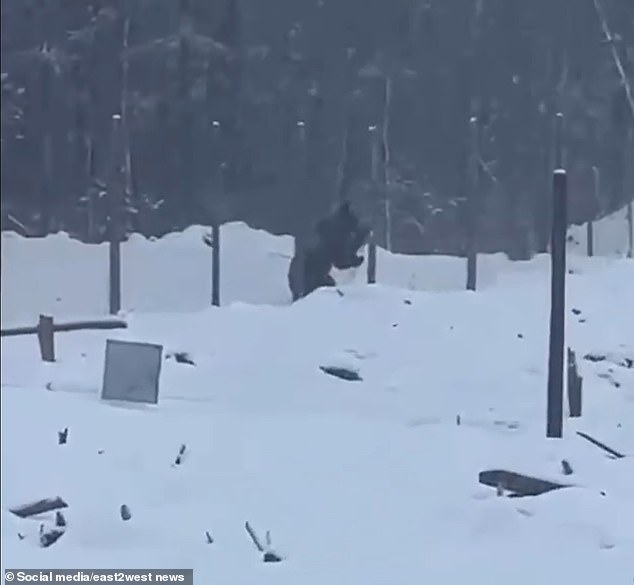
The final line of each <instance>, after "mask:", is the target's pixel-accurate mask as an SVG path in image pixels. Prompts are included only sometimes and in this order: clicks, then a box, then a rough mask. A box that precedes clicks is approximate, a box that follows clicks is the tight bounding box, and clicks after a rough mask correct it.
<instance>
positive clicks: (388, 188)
mask: <svg viewBox="0 0 634 585" xmlns="http://www.w3.org/2000/svg"><path fill="white" fill-rule="evenodd" d="M391 108H392V78H391V77H390V76H389V75H385V103H384V109H383V137H382V138H383V156H384V158H383V177H384V179H383V181H384V188H383V218H384V222H385V249H386V250H387V251H388V252H391V251H392V244H393V242H392V202H391V200H390V195H391V192H392V184H391V168H390V165H391V154H390V141H389V135H390V112H391Z"/></svg>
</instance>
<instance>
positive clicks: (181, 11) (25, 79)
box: [1, 0, 634, 259]
mask: <svg viewBox="0 0 634 585" xmlns="http://www.w3.org/2000/svg"><path fill="white" fill-rule="evenodd" d="M1 6H2V8H1V10H2V14H1V34H2V134H1V139H2V140H1V144H2V151H1V152H2V155H1V156H2V160H1V164H2V179H1V180H2V183H1V189H2V229H3V230H5V229H8V230H14V231H17V232H19V233H22V234H24V235H29V236H41V235H45V234H48V233H52V232H56V231H59V230H63V231H66V232H68V233H69V234H70V235H71V236H72V237H75V238H78V239H81V240H82V241H86V242H99V241H103V240H104V238H105V237H106V226H107V220H108V213H109V210H108V205H107V203H106V200H107V197H106V193H107V190H108V184H109V181H110V176H111V174H112V169H113V167H114V166H116V161H113V158H114V155H113V152H114V151H115V150H116V149H114V148H113V127H114V124H116V123H119V124H120V126H121V134H122V141H123V143H122V152H123V156H124V167H125V168H124V170H125V172H124V183H125V185H124V186H123V191H124V203H125V207H124V216H125V224H126V231H127V232H128V233H130V232H140V233H143V234H145V235H146V236H160V235H162V234H164V233H167V232H170V231H173V230H180V229H183V228H185V227H187V226H189V225H192V224H201V225H210V224H212V223H214V222H215V223H220V224H221V223H224V222H228V221H245V222H247V223H248V224H249V225H251V226H253V227H257V228H263V229H266V230H268V231H270V232H273V233H278V234H279V233H286V234H293V235H296V236H301V235H302V234H305V233H306V232H307V230H309V229H310V228H311V226H312V225H313V224H314V223H315V221H316V220H317V219H318V218H319V217H321V216H323V215H324V214H325V213H327V212H328V211H329V210H330V209H331V208H332V206H333V205H334V204H335V203H336V202H338V201H340V200H343V199H349V200H350V201H352V203H353V205H354V207H355V209H358V210H359V213H360V214H362V215H363V216H364V217H367V218H370V219H371V221H372V225H373V227H374V230H375V233H376V234H377V238H378V241H379V242H380V245H382V246H384V247H385V248H387V249H389V250H392V251H396V252H403V253H446V254H460V253H462V252H463V251H464V248H465V242H466V240H467V238H468V233H469V226H470V225H473V222H472V221H471V220H473V218H474V217H475V225H476V228H475V229H476V230H477V242H478V244H477V245H478V249H479V250H480V251H487V252H492V251H504V252H506V253H507V254H509V255H510V256H511V257H513V258H518V259H519V258H527V257H530V256H531V255H532V254H534V253H537V252H542V251H545V250H546V248H547V245H548V237H549V230H550V208H551V186H550V183H551V174H552V170H553V165H554V160H553V152H554V131H553V128H554V120H555V116H556V114H557V113H558V112H561V113H562V114H563V118H564V133H563V139H562V140H563V146H564V151H565V167H566V169H567V171H568V177H569V187H570V204H569V210H570V216H569V221H570V222H571V223H582V222H585V221H588V220H594V219H598V218H600V217H603V216H605V215H607V214H609V213H611V212H613V211H615V210H617V209H620V208H622V207H623V206H624V205H625V204H626V203H627V202H629V201H632V199H633V198H634V165H633V164H632V161H634V101H633V98H632V91H631V86H632V83H633V80H634V2H633V1H632V0H531V1H526V0H82V1H70V0H2V4H1Z"/></svg>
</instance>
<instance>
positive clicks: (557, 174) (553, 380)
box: [546, 115, 568, 438]
mask: <svg viewBox="0 0 634 585" xmlns="http://www.w3.org/2000/svg"><path fill="white" fill-rule="evenodd" d="M562 130H563V117H562V116H561V115H558V116H557V138H558V139H557V151H556V161H557V162H561V161H562V160H563V156H562V153H561V145H562V142H563V141H562V135H563V132H562ZM567 190H568V189H567V176H566V171H565V170H564V169H563V168H561V167H559V166H558V167H557V168H555V170H554V172H553V222H552V233H551V240H550V256H551V293H550V298H551V300H550V345H549V352H548V401H547V408H548V411H547V425H546V436H547V437H549V438H560V437H561V436H562V432H563V399H564V348H565V345H564V344H565V324H566V231H567V223H568V218H567V215H568V213H567V196H568V193H567Z"/></svg>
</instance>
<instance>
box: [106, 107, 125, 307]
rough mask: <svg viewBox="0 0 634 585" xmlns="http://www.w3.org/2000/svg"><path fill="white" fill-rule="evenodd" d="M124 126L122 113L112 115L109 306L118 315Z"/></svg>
mask: <svg viewBox="0 0 634 585" xmlns="http://www.w3.org/2000/svg"><path fill="white" fill-rule="evenodd" d="M122 147H123V128H122V124H121V116H120V115H119V114H115V115H114V116H112V142H111V147H110V157H111V169H110V171H111V172H110V177H109V181H108V187H107V190H106V195H107V198H108V250H109V266H110V279H109V289H110V294H109V308H110V314H111V315H116V314H117V313H118V312H119V311H120V310H121V236H122V232H123V229H122V226H121V223H122V219H123V218H122V208H123V199H124V188H125V187H124V168H123V156H122V155H123V148H122Z"/></svg>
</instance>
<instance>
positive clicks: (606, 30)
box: [594, 0, 634, 123]
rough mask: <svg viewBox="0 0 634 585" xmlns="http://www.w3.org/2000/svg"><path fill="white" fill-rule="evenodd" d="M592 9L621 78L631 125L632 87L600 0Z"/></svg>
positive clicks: (632, 112)
mask: <svg viewBox="0 0 634 585" xmlns="http://www.w3.org/2000/svg"><path fill="white" fill-rule="evenodd" d="M594 8H595V10H596V12H597V16H598V17H599V22H600V24H601V30H602V31H603V36H604V37H605V41H606V43H608V44H609V45H610V51H611V53H612V60H613V61H614V65H615V66H616V70H617V71H618V74H619V77H620V78H621V83H622V84H623V89H624V90H625V96H626V98H627V103H628V104H629V108H630V114H632V123H634V92H633V91H632V85H631V84H630V81H629V79H628V78H627V75H626V74H625V68H624V67H623V62H622V61H621V56H620V55H619V52H618V51H617V49H616V44H615V43H614V36H613V35H612V32H611V31H610V27H609V26H608V20H607V18H606V16H605V12H604V11H603V6H602V5H601V2H600V0H594Z"/></svg>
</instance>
